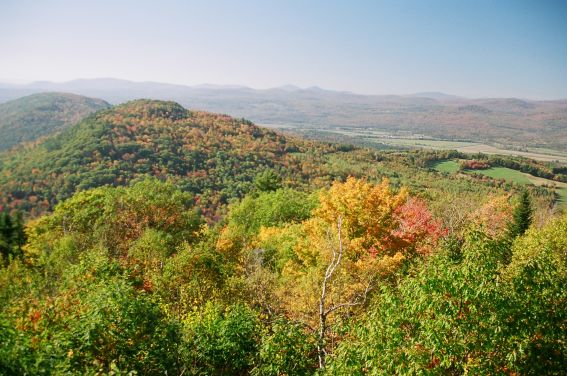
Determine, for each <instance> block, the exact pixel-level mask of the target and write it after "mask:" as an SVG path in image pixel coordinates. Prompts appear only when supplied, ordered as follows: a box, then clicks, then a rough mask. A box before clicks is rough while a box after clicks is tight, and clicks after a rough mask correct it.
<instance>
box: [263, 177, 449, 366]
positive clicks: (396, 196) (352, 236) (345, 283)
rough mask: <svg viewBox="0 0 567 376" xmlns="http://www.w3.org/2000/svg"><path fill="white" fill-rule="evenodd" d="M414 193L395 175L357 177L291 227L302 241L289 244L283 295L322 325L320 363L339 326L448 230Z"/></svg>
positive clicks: (292, 309)
mask: <svg viewBox="0 0 567 376" xmlns="http://www.w3.org/2000/svg"><path fill="white" fill-rule="evenodd" d="M407 196H408V195H407V192H406V190H405V189H401V190H400V191H399V192H397V193H394V192H392V190H391V189H390V186H389V182H388V181H387V180H384V181H382V183H380V184H376V185H375V184H371V183H369V182H367V181H365V180H361V179H355V178H352V177H351V178H348V179H347V181H346V182H344V183H342V182H335V183H334V184H333V185H332V187H331V188H330V189H329V190H327V191H323V192H321V194H320V197H319V206H318V207H317V208H316V209H315V210H314V211H313V217H312V218H310V219H308V220H305V221H303V222H302V224H301V227H300V228H299V229H298V228H296V227H292V226H291V227H288V228H286V229H287V230H288V233H289V234H290V235H291V234H293V235H292V238H293V237H295V243H294V244H293V243H292V245H291V247H290V246H289V245H286V248H288V249H289V248H291V249H292V251H293V255H292V256H291V257H289V256H286V258H287V262H286V264H285V266H284V267H283V268H282V271H281V275H282V281H283V284H281V286H280V288H279V292H278V293H277V294H278V295H279V296H280V299H282V301H283V302H284V305H285V309H286V310H287V312H288V314H289V315H290V316H291V317H293V318H294V319H296V320H299V321H301V322H303V323H305V325H307V326H308V327H311V328H312V330H313V331H316V332H317V337H318V343H317V345H318V357H319V367H320V368H324V367H325V358H326V352H327V350H328V348H329V342H334V341H329V338H332V339H333V340H334V338H335V335H334V334H333V332H332V327H333V325H334V324H335V323H336V322H337V321H338V320H340V319H341V318H346V317H348V316H350V315H352V314H353V313H355V312H356V310H357V308H360V307H362V306H363V305H364V304H365V302H366V301H367V297H368V295H369V294H370V293H371V292H372V291H373V290H374V289H375V287H376V286H377V285H378V284H379V283H380V281H383V280H386V279H387V278H389V277H390V276H391V275H392V274H393V273H394V272H395V271H396V270H398V268H399V267H400V266H401V265H402V264H403V263H404V261H405V260H407V259H411V258H412V257H415V256H418V255H422V254H427V253H428V252H429V251H426V248H427V249H429V246H428V247H426V248H424V247H423V246H424V245H425V244H428V243H429V244H431V245H432V246H433V245H434V244H435V242H436V241H437V239H438V238H439V236H440V235H441V234H442V231H441V229H440V224H439V223H438V222H437V221H435V220H434V219H433V218H432V216H431V214H430V213H429V211H428V210H427V208H426V206H425V205H424V204H423V203H421V202H420V201H419V200H414V199H412V200H408V199H407ZM265 231H266V230H264V232H265ZM291 231H293V232H291ZM274 235H276V236H277V237H278V238H279V239H282V240H285V242H286V243H287V244H289V243H291V241H290V239H289V238H286V237H283V236H281V235H280V234H277V233H276V234H274ZM313 286H318V287H319V288H316V289H314V288H313Z"/></svg>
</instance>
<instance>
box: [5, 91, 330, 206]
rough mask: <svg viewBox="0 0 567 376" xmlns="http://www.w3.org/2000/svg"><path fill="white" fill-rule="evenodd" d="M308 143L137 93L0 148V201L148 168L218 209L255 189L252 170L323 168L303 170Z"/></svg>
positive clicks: (296, 173)
mask: <svg viewBox="0 0 567 376" xmlns="http://www.w3.org/2000/svg"><path fill="white" fill-rule="evenodd" d="M310 145H311V144H310V143H308V142H302V141H298V140H289V139H286V138H285V137H283V136H281V135H278V134H276V133H274V132H272V131H269V130H267V129H263V128H259V127H256V126H255V125H253V124H252V123H251V122H249V121H247V120H237V119H233V118H231V117H229V116H226V115H220V114H210V113H204V112H197V111H188V110H186V109H184V108H183V107H181V106H180V105H178V104H176V103H174V102H163V101H150V100H137V101H132V102H129V103H126V104H124V105H121V106H117V107H114V108H112V109H109V110H103V111H100V112H98V113H96V114H94V115H92V116H90V117H88V118H87V119H85V120H83V121H82V122H80V123H79V124H77V125H76V126H74V127H72V128H70V129H68V130H66V131H64V132H62V133H61V134H59V135H55V136H52V137H49V138H47V139H45V140H43V141H42V142H40V143H39V144H37V145H32V146H29V147H27V148H25V149H23V150H12V151H10V152H8V153H5V154H4V155H0V206H2V205H4V206H9V207H17V208H20V209H24V210H28V211H32V212H36V213H38V212H42V211H44V210H47V209H49V208H51V207H52V205H53V204H55V203H56V202H58V201H60V200H62V199H65V198H67V197H70V196H71V195H72V194H73V193H74V192H75V191H76V190H83V189H88V188H92V187H97V186H101V185H105V184H111V185H122V184H126V183H128V182H129V181H131V180H133V179H136V178H138V177H141V176H143V175H146V174H150V175H153V176H157V177H159V178H162V179H172V180H174V181H175V182H176V183H177V185H178V186H179V187H181V188H182V189H183V190H185V191H189V192H192V193H194V194H197V195H198V196H199V200H200V201H201V202H202V207H203V208H204V210H207V209H208V208H211V210H216V209H218V207H219V206H220V205H221V204H223V203H226V202H227V200H228V199H229V198H232V197H240V196H241V195H242V194H243V193H245V192H248V191H250V190H251V188H252V186H253V179H254V177H255V176H256V175H257V174H258V173H259V172H261V171H263V170H265V169H267V168H275V169H277V170H279V172H280V175H282V176H283V177H284V179H286V178H288V179H289V180H293V181H294V182H296V183H297V184H301V183H302V182H306V181H307V180H309V179H311V178H313V177H317V176H318V175H320V173H318V172H317V170H316V168H314V167H311V168H310V172H309V176H307V175H305V176H303V175H302V171H303V167H304V165H305V164H306V163H311V164H313V165H316V161H315V162H313V161H312V159H313V158H307V159H308V160H309V161H310V162H304V161H302V160H301V157H297V156H295V155H294V154H293V153H294V152H299V151H303V152H307V151H308V149H309V148H310ZM323 149H324V148H323V146H320V147H319V150H320V151H322V152H323V151H324V150H323ZM331 151H332V149H331V148H329V152H331ZM210 216H211V217H214V214H213V213H211V215H210Z"/></svg>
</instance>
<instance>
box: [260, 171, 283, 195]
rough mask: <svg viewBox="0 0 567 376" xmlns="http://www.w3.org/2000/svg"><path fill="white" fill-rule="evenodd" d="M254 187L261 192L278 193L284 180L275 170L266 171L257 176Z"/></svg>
mask: <svg viewBox="0 0 567 376" xmlns="http://www.w3.org/2000/svg"><path fill="white" fill-rule="evenodd" d="M254 185H255V186H256V188H257V189H258V190H259V191H260V192H270V191H276V190H278V189H280V188H281V187H282V178H281V176H280V175H278V174H277V173H276V172H275V171H274V170H264V171H262V172H260V173H259V174H258V175H256V177H255V178H254Z"/></svg>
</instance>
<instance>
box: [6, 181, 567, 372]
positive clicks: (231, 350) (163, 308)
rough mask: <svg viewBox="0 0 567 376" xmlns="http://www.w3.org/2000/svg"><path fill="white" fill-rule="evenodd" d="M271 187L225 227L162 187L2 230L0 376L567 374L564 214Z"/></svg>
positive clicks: (96, 193) (372, 187)
mask: <svg viewBox="0 0 567 376" xmlns="http://www.w3.org/2000/svg"><path fill="white" fill-rule="evenodd" d="M259 186H260V187H262V189H264V190H257V191H256V192H254V193H252V194H250V195H248V196H246V197H245V198H244V199H243V200H242V201H240V202H238V203H234V204H233V205H232V206H231V207H230V211H229V213H228V215H227V216H226V218H225V219H224V220H223V221H222V222H220V223H218V224H217V225H214V226H211V225H205V224H204V218H202V217H201V216H200V215H199V213H198V210H197V209H196V207H195V203H194V201H193V200H192V197H191V195H190V194H188V193H185V192H182V191H181V190H179V189H178V188H176V187H175V186H174V185H172V184H170V183H164V182H160V181H159V180H156V179H144V180H141V181H139V182H137V183H135V184H133V185H131V186H128V187H119V188H112V187H103V188H96V189H93V190H88V191H84V192H80V193H78V194H76V195H74V196H73V197H72V198H70V199H68V200H66V201H64V202H62V203H61V204H59V205H58V206H57V208H56V209H55V211H54V212H53V213H52V214H49V215H46V216H43V217H41V218H39V219H38V220H34V221H32V222H30V223H28V225H27V226H26V230H25V235H23V234H22V233H21V231H20V230H19V228H20V227H18V225H17V223H18V221H14V222H11V223H15V224H16V225H9V226H7V225H2V222H0V229H1V230H2V231H1V235H2V238H1V239H2V240H4V239H12V241H11V242H10V243H2V244H8V246H4V245H2V254H3V266H2V267H1V268H0V328H1V330H0V373H2V374H34V375H35V374H93V375H94V374H106V373H109V374H123V373H125V374H127V373H130V372H137V373H138V374H166V373H167V374H169V375H249V374H251V375H274V376H275V375H314V374H324V375H327V374H328V375H351V374H353V375H357V374H392V373H402V374H415V373H427V374H438V375H444V374H467V373H470V374H546V375H563V374H565V372H566V370H567V369H566V364H567V363H566V362H565V357H566V349H565V325H566V320H567V317H566V316H565V315H566V312H567V310H565V302H566V299H567V296H566V292H565V289H564V286H565V283H566V282H567V279H566V276H567V269H566V268H567V265H566V263H565V260H566V259H565V252H566V250H567V237H566V236H565V233H566V232H567V217H565V216H563V217H562V218H556V219H548V221H547V223H546V224H544V225H543V228H539V227H537V226H535V225H533V224H532V225H530V223H531V222H532V215H533V212H532V209H531V208H530V207H531V204H530V198H529V195H526V194H525V195H523V197H522V199H521V200H513V201H512V203H510V202H509V201H508V199H507V198H506V197H495V198H493V199H492V200H490V202H487V203H486V204H485V205H483V206H482V207H480V208H478V209H477V210H473V211H471V212H468V213H467V212H463V213H459V212H458V211H456V212H455V213H454V214H453V216H452V220H451V221H443V220H440V219H438V218H435V216H434V215H432V213H431V211H430V209H429V208H428V205H427V204H426V203H425V202H424V201H422V200H421V199H419V198H416V197H415V196H412V195H410V194H408V192H407V190H406V189H405V188H403V187H401V188H399V189H392V187H391V186H390V184H389V182H388V181H382V182H381V183H378V184H372V183H369V182H367V181H366V180H362V179H355V178H349V179H347V180H346V181H345V182H339V181H338V182H335V183H334V184H333V185H332V186H331V187H330V188H329V189H324V190H322V191H319V192H314V193H304V192H300V191H296V190H293V189H289V188H280V189H276V187H275V186H270V185H269V184H268V185H259ZM4 223H6V221H4ZM526 229H528V230H527V232H526Z"/></svg>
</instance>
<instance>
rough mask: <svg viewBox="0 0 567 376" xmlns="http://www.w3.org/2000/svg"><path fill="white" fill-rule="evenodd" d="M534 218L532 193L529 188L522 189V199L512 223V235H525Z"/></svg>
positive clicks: (515, 210) (513, 236)
mask: <svg viewBox="0 0 567 376" xmlns="http://www.w3.org/2000/svg"><path fill="white" fill-rule="evenodd" d="M532 218H533V207H532V200H531V198H530V194H529V193H528V191H527V190H525V189H524V190H522V193H521V194H520V201H519V202H518V204H517V206H516V208H515V209H514V213H513V221H512V223H511V224H510V229H509V232H510V236H511V237H512V238H515V237H517V236H520V235H523V234H524V233H525V232H526V230H527V229H528V228H529V227H530V225H531V223H532Z"/></svg>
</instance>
